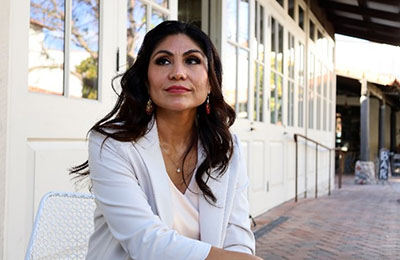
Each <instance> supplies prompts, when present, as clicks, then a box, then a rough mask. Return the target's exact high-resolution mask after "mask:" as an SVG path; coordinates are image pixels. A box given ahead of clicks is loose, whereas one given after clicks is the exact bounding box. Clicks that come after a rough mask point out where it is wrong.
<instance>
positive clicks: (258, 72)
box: [253, 62, 264, 121]
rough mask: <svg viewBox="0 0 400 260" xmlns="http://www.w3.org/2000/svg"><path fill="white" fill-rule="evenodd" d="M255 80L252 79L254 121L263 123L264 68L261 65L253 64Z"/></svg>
mask: <svg viewBox="0 0 400 260" xmlns="http://www.w3.org/2000/svg"><path fill="white" fill-rule="evenodd" d="M254 67H255V74H254V76H255V79H254V117H253V118H254V120H255V121H264V115H263V109H264V100H263V87H264V86H263V85H264V66H263V65H262V64H258V63H257V62H255V63H254Z"/></svg>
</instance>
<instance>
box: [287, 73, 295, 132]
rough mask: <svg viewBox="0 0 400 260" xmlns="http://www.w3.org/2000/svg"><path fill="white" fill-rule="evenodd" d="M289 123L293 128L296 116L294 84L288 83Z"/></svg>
mask: <svg viewBox="0 0 400 260" xmlns="http://www.w3.org/2000/svg"><path fill="white" fill-rule="evenodd" d="M287 98H288V122H287V124H288V125H289V126H293V121H294V118H293V114H294V83H293V82H292V81H289V82H288V97H287Z"/></svg>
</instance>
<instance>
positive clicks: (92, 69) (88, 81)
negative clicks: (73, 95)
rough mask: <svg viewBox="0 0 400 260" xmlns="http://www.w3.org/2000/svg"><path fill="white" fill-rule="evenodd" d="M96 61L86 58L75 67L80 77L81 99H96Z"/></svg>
mask: <svg viewBox="0 0 400 260" xmlns="http://www.w3.org/2000/svg"><path fill="white" fill-rule="evenodd" d="M97 68H98V60H97V59H95V58H93V57H88V58H86V59H84V60H82V62H81V63H80V64H79V65H77V66H76V67H75V69H76V72H77V73H79V74H80V75H81V76H82V78H81V79H82V84H83V87H82V97H83V98H88V99H97V94H98V83H97V82H98V80H97V79H98V77H97V71H98V69H97Z"/></svg>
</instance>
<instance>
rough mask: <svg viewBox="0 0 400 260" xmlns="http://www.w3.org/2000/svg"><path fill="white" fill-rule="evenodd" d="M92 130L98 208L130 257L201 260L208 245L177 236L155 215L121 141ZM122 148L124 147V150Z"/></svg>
mask: <svg viewBox="0 0 400 260" xmlns="http://www.w3.org/2000/svg"><path fill="white" fill-rule="evenodd" d="M104 138H105V137H104V136H103V135H101V134H99V133H96V132H92V133H91V134H90V136H89V168H90V178H91V181H92V191H93V193H94V195H95V200H96V204H97V207H98V210H100V212H101V213H102V214H103V216H104V219H105V221H106V223H107V225H108V228H109V230H110V232H111V234H112V236H113V237H114V238H115V239H116V240H117V241H118V242H119V243H120V245H121V247H122V248H123V249H124V251H125V252H127V254H128V255H129V257H130V258H132V259H182V260H183V259H189V258H190V259H205V258H206V257H207V255H208V253H209V251H210V248H211V245H209V244H207V243H204V242H201V241H198V240H194V239H190V238H187V237H185V236H182V235H179V234H178V233H177V232H176V231H175V230H171V229H169V228H168V226H167V225H166V224H164V223H163V222H162V221H161V219H160V218H159V216H157V215H155V214H154V213H153V211H152V210H151V207H150V205H149V203H148V199H147V196H146V194H145V193H144V192H143V190H142V189H141V188H140V186H139V183H138V180H137V178H136V174H135V171H134V168H135V167H134V163H135V162H132V161H129V160H128V159H127V156H126V154H124V153H126V152H127V149H126V147H121V146H122V145H123V143H121V142H118V141H116V140H113V139H111V138H108V139H107V140H106V141H104ZM124 148H125V149H124Z"/></svg>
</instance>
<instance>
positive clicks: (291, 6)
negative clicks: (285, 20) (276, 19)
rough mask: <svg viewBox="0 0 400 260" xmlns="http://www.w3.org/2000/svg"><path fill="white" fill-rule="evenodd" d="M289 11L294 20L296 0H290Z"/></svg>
mask: <svg viewBox="0 0 400 260" xmlns="http://www.w3.org/2000/svg"><path fill="white" fill-rule="evenodd" d="M288 13H289V15H290V17H292V19H293V20H294V0H289V6H288Z"/></svg>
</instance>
